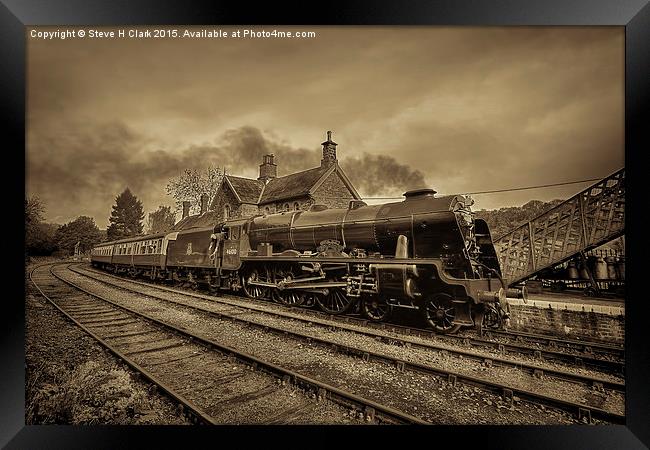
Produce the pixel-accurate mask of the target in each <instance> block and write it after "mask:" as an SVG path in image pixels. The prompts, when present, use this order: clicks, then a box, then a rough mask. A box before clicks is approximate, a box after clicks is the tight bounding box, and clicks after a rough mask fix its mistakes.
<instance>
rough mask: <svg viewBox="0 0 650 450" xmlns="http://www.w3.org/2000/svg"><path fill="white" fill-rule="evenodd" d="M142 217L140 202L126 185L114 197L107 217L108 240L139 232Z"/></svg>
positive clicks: (140, 230)
mask: <svg viewBox="0 0 650 450" xmlns="http://www.w3.org/2000/svg"><path fill="white" fill-rule="evenodd" d="M142 219H144V212H143V210H142V202H140V200H138V198H137V197H136V196H135V195H133V194H132V193H131V190H130V189H129V188H128V187H127V188H126V189H125V190H124V192H122V193H121V194H120V195H118V196H117V197H115V205H113V210H112V211H111V217H110V218H109V219H108V221H109V222H110V225H109V226H108V228H107V229H106V235H107V238H108V240H109V241H112V240H115V239H121V238H125V237H129V236H136V235H138V234H141V233H142Z"/></svg>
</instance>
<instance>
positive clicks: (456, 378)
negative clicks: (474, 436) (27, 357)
mask: <svg viewBox="0 0 650 450" xmlns="http://www.w3.org/2000/svg"><path fill="white" fill-rule="evenodd" d="M75 272H77V273H79V274H80V275H83V276H87V277H89V278H93V279H95V280H96V281H100V282H102V283H105V284H108V285H112V286H114V287H117V288H119V289H122V290H127V291H131V292H134V293H137V294H139V295H146V296H149V297H152V298H154V299H156V300H161V301H163V302H166V303H167V304H171V305H176V306H178V305H180V306H182V307H185V308H191V309H194V310H196V311H199V312H200V313H202V314H208V315H211V316H213V317H218V318H220V319H227V320H231V321H235V322H239V323H242V324H245V325H246V326H255V327H259V328H261V329H263V330H264V331H267V332H274V333H276V334H280V335H285V336H291V337H292V338H295V339H302V340H305V341H309V342H310V343H312V342H313V343H318V344H319V345H322V346H327V347H329V348H335V349H336V351H339V352H342V353H345V354H349V355H355V356H359V357H361V358H363V359H364V360H377V361H382V362H387V363H390V364H393V365H394V366H395V367H397V368H398V369H399V370H412V371H416V372H419V373H426V374H429V375H436V376H442V377H445V379H447V380H449V381H450V382H452V383H456V382H461V383H465V384H467V385H471V386H481V387H482V388H483V389H486V390H488V391H490V392H495V393H498V394H499V395H501V394H502V395H503V396H504V397H512V396H518V397H520V398H524V399H526V400H529V401H531V402H536V403H541V404H544V405H547V406H551V407H555V408H561V409H563V410H565V411H570V412H572V413H574V414H576V415H577V416H578V417H582V416H589V417H591V416H593V417H594V418H599V419H602V420H606V421H610V422H614V423H620V422H621V421H623V420H624V417H623V416H622V415H621V414H616V413H613V412H611V411H607V410H603V409H600V408H595V407H589V406H586V405H582V404H579V403H575V402H571V401H566V400H562V399H559V398H555V397H552V396H547V395H543V394H540V392H534V391H531V390H526V389H520V388H516V387H512V386H509V385H505V384H503V383H498V382H495V381H490V380H486V379H482V378H479V377H474V376H471V375H468V374H464V373H459V372H454V371H449V370H443V369H439V368H438V369H437V368H435V367H432V366H430V365H427V364H419V363H417V362H413V361H408V360H404V359H400V358H395V357H394V356H390V355H386V354H382V353H381V352H373V351H368V350H363V349H360V348H357V347H354V346H349V345H342V344H341V343H340V342H337V341H335V340H331V339H327V338H319V337H315V336H314V335H313V334H304V333H300V332H296V331H291V330H288V329H287V328H286V327H277V326H272V325H268V324H265V323H263V322H262V323H260V322H256V321H253V320H250V319H247V318H245V317H243V316H245V315H247V313H249V312H255V313H264V314H276V313H271V312H269V311H267V310H263V309H260V308H259V307H257V306H255V305H247V306H242V305H240V304H234V303H233V302H228V301H222V300H221V299H215V298H214V297H210V296H206V295H201V294H195V293H187V292H183V291H179V290H177V289H171V288H167V287H161V286H157V285H152V284H149V283H142V282H133V281H132V280H124V279H123V278H120V277H115V276H114V275H109V274H106V273H103V272H95V273H98V274H100V275H102V276H104V277H106V276H108V277H112V278H116V279H118V280H121V281H122V282H127V283H129V284H131V283H136V284H141V285H144V286H146V287H149V288H155V289H158V290H160V291H167V292H171V293H174V294H177V295H178V294H180V295H183V296H185V297H194V298H199V299H202V300H204V301H209V302H212V303H215V302H216V303H219V304H221V305H225V306H228V307H230V308H231V310H229V311H223V310H222V311H214V310H208V309H205V308H200V307H198V306H197V305H191V304H188V303H184V302H178V301H175V300H169V299H168V298H164V297H161V296H157V295H152V294H150V293H144V292H142V291H138V290H133V289H132V288H127V287H125V286H123V285H121V286H120V285H115V284H114V283H110V282H107V281H106V280H105V279H101V278H97V277H93V276H92V275H89V274H88V273H83V272H79V271H78V270H75ZM93 272H94V271H93ZM232 307H235V308H238V309H239V312H237V311H233V310H232ZM280 315H282V316H284V317H286V318H290V319H292V320H301V321H303V322H309V323H310V325H316V326H322V327H328V328H329V329H333V328H335V329H338V330H344V331H347V332H354V333H358V334H363V335H365V336H371V337H374V338H381V339H383V340H385V341H387V342H390V343H392V344H395V343H396V342H398V343H399V345H401V346H404V347H411V346H418V347H422V348H426V349H429V350H431V349H433V350H436V351H438V352H441V353H445V354H446V353H447V352H449V353H455V354H456V355H460V356H461V357H463V358H472V359H475V360H479V361H481V362H482V363H483V364H485V365H486V366H492V365H494V366H497V365H501V366H510V367H515V368H517V369H519V370H526V371H528V372H529V373H530V374H532V375H533V376H534V377H537V378H541V377H542V376H544V377H546V376H551V377H555V378H558V379H561V380H565V381H571V382H574V383H582V384H587V385H590V386H594V387H596V388H598V389H600V390H603V389H609V390H613V391H618V392H621V393H622V392H624V383H622V382H618V381H612V380H608V379H604V378H596V377H590V376H584V375H579V374H575V373H567V372H563V371H559V370H553V369H550V368H548V367H544V368H541V367H539V366H535V365H530V364H522V363H521V362H513V361H509V360H507V359H504V358H500V357H494V356H488V357H486V356H485V355H480V354H476V353H473V352H468V351H464V350H454V349H450V348H448V347H443V346H440V345H436V344H434V343H425V342H421V341H417V340H415V339H412V338H407V337H404V338H402V339H400V338H396V337H395V336H392V337H388V336H386V335H385V334H383V333H377V332H375V331H373V330H365V331H364V330H359V329H357V328H356V327H351V326H350V325H348V324H344V323H341V324H338V325H334V326H333V325H332V323H331V322H328V321H322V320H319V319H305V318H301V317H299V316H296V315H295V314H288V313H282V314H280Z"/></svg>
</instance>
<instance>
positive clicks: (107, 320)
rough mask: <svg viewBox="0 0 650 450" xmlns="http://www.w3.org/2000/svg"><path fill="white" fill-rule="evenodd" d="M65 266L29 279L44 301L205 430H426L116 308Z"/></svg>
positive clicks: (318, 384) (334, 389)
mask: <svg viewBox="0 0 650 450" xmlns="http://www.w3.org/2000/svg"><path fill="white" fill-rule="evenodd" d="M60 265H61V264H58V265H57V264H54V265H49V266H40V267H36V268H34V269H33V270H32V271H31V272H30V274H29V278H30V280H31V282H32V283H33V284H34V286H35V287H36V289H37V290H38V291H39V292H40V293H41V295H42V296H43V297H44V298H45V299H47V300H48V301H49V302H50V303H51V304H52V305H54V307H55V308H57V309H58V310H59V311H60V312H61V313H62V314H64V315H65V316H66V317H67V318H68V319H70V320H71V321H72V322H73V323H75V324H76V325H77V326H79V327H80V328H82V329H83V330H84V331H85V332H87V333H88V334H89V335H91V336H92V337H93V338H94V339H96V340H97V341H98V342H99V343H100V344H102V345H103V346H104V347H106V348H107V349H108V350H110V351H111V352H112V353H113V354H114V355H115V356H117V357H118V358H120V359H121V360H123V361H124V362H125V363H127V364H128V365H129V366H130V367H131V368H132V369H133V370H135V371H136V372H137V373H139V374H141V375H143V376H144V377H145V378H146V379H148V380H149V381H150V382H152V383H153V384H155V385H156V386H158V387H159V388H160V389H161V390H163V391H164V392H166V393H167V394H168V395H169V396H171V397H172V398H173V399H174V400H176V401H177V402H178V403H179V404H181V405H182V407H183V408H184V409H185V411H186V412H187V413H188V414H189V415H190V416H192V417H194V418H195V419H196V420H197V421H199V422H201V423H206V424H219V423H265V424H277V423H319V422H322V423H363V422H364V421H374V422H375V423H418V424H423V423H426V422H425V421H423V420H421V419H419V418H417V417H414V416H412V415H410V414H407V413H404V412H402V411H398V410H395V409H393V408H390V407H387V406H385V405H382V404H379V403H376V402H373V401H370V400H367V399H364V398H362V397H360V396H358V395H354V394H353V393H350V392H346V391H345V390H342V389H340V388H337V387H334V386H331V385H328V384H326V383H323V382H321V381H318V380H314V379H310V378H308V377H305V376H304V375H301V374H299V373H296V372H293V371H290V370H287V369H284V368H282V367H280V366H277V365H275V364H272V363H269V362H267V361H264V360H262V359H260V358H257V357H254V356H252V355H249V354H246V353H243V352H240V351H237V350H235V349H232V348H229V347H226V346H224V345H221V344H219V343H218V342H215V341H213V340H210V339H206V338H205V337H202V336H200V335H198V334H196V333H192V332H190V331H188V330H184V329H181V328H178V327H175V326H173V325H172V324H169V323H166V322H164V321H162V320H160V319H157V318H155V317H153V316H151V315H147V314H143V313H142V312H138V311H135V310H133V309H131V308H128V307H125V306H123V305H119V304H117V303H115V302H113V301H111V300H109V299H107V298H104V297H102V296H99V295H97V294H95V293H92V292H89V291H88V290H86V289H84V288H82V287H80V286H78V285H77V284H75V283H73V282H71V281H70V280H67V279H65V278H64V277H62V276H61V275H60V274H58V273H56V271H55V270H54V267H55V266H60ZM250 369H254V370H250ZM350 408H352V409H353V410H357V411H359V414H360V415H362V416H363V417H364V420H363V421H360V420H359V417H358V416H356V415H355V416H354V418H352V417H350V416H348V414H347V412H348V411H349V410H350Z"/></svg>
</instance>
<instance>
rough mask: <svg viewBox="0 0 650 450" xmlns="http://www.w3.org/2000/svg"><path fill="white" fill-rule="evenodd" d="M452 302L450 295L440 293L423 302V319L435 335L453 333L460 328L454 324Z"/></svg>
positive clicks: (454, 309)
mask: <svg viewBox="0 0 650 450" xmlns="http://www.w3.org/2000/svg"><path fill="white" fill-rule="evenodd" d="M452 300H453V297H452V296H451V295H449V294H445V293H443V292H441V293H438V294H435V295H433V296H432V297H430V298H428V299H427V300H425V302H424V305H423V311H424V318H425V319H426V321H427V322H428V323H429V325H430V326H431V327H432V328H433V329H434V330H435V331H436V332H437V333H440V334H449V333H455V332H457V331H458V330H459V329H460V327H461V325H459V324H455V323H454V318H455V317H456V308H455V307H454V304H453V302H452Z"/></svg>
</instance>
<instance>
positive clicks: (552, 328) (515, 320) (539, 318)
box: [509, 299, 625, 345]
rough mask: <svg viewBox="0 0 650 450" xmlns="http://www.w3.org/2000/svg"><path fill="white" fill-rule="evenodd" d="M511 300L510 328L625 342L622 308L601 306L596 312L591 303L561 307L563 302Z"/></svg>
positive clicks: (574, 337) (614, 342)
mask: <svg viewBox="0 0 650 450" xmlns="http://www.w3.org/2000/svg"><path fill="white" fill-rule="evenodd" d="M509 301H510V299H509ZM510 303H511V305H510V329H511V330H513V331H526V332H530V333H539V334H552V335H555V336H559V337H563V338H569V339H578V340H580V339H586V340H595V341H602V342H606V343H610V344H617V345H618V344H621V345H622V344H624V341H625V316H624V315H623V314H620V313H618V312H617V311H620V310H621V308H608V309H602V307H601V309H602V311H603V312H596V311H592V306H591V305H575V304H574V305H572V306H574V308H572V309H568V308H567V307H566V306H565V307H562V305H564V304H562V303H559V304H550V305H551V307H540V306H532V305H525V304H522V303H519V304H513V302H512V301H510ZM583 308H584V310H583ZM593 308H599V307H597V306H596V307H593Z"/></svg>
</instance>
